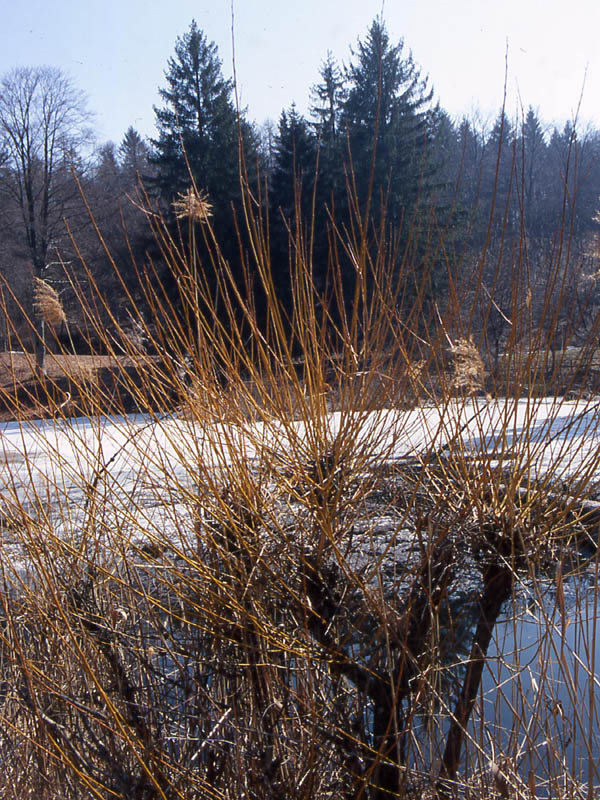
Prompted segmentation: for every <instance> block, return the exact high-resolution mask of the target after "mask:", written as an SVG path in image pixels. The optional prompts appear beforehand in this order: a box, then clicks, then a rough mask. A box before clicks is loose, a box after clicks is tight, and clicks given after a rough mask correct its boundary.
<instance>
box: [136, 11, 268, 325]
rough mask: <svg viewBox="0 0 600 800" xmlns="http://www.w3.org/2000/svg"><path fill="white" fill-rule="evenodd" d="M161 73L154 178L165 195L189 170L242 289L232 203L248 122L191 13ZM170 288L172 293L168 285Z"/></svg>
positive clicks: (249, 158) (183, 186)
mask: <svg viewBox="0 0 600 800" xmlns="http://www.w3.org/2000/svg"><path fill="white" fill-rule="evenodd" d="M165 77H166V81H167V88H165V89H161V90H160V96H161V98H162V100H163V101H164V106H163V107H162V108H155V109H154V110H155V114H156V123H157V128H158V137H157V138H156V139H155V140H153V145H154V153H153V155H152V157H151V163H153V164H154V166H155V168H156V178H155V183H156V184H157V186H158V188H159V190H160V193H161V194H162V196H163V198H164V199H165V200H167V201H168V202H169V203H172V202H173V200H174V199H175V198H176V197H177V195H178V194H179V193H184V192H186V191H187V190H188V189H189V187H190V184H191V183H192V178H193V182H194V183H195V187H196V189H197V190H198V191H200V192H206V193H207V194H208V199H209V202H210V203H211V207H212V218H211V225H212V227H213V229H214V231H215V235H216V239H217V241H218V242H219V245H220V248H221V253H222V254H223V256H224V257H225V258H226V259H227V260H228V261H229V263H230V265H231V269H232V273H233V275H234V277H235V279H236V281H237V283H238V286H239V288H240V290H241V291H244V287H245V285H246V283H245V275H244V269H245V265H244V264H243V263H242V259H241V258H240V242H239V234H238V229H237V228H236V226H235V220H234V211H233V210H232V207H233V209H235V208H236V207H237V208H238V209H239V206H240V204H241V187H240V160H239V146H238V144H239V141H240V136H241V141H242V142H243V144H244V150H245V163H246V164H247V165H248V166H249V168H252V166H253V164H254V163H255V157H254V153H255V141H254V133H253V130H252V128H251V127H250V125H248V123H246V122H245V121H244V120H243V119H240V118H239V117H238V113H237V111H236V109H235V107H234V104H233V102H232V99H231V95H232V83H231V81H229V80H226V79H225V78H224V77H223V74H222V71H221V61H220V59H219V57H218V54H217V47H216V45H215V44H214V43H213V42H209V41H208V40H207V38H206V36H205V35H204V33H203V32H202V31H201V30H200V29H199V28H198V26H197V24H196V22H195V21H192V23H191V25H190V28H189V30H188V31H187V33H185V34H184V35H183V36H181V37H179V38H178V39H177V42H176V44H175V55H174V56H173V57H171V58H170V59H169V61H168V66H167V70H166V72H165ZM190 173H191V176H190ZM241 244H242V246H243V244H244V243H243V242H242V243H241ZM196 246H197V252H198V254H199V260H200V262H201V264H202V268H203V269H204V271H205V273H206V276H205V277H206V279H207V281H208V282H209V283H213V284H214V283H215V281H216V276H215V275H214V273H213V272H212V271H211V267H210V264H211V263H212V259H211V257H210V256H209V255H208V254H207V252H205V250H204V242H202V241H198V240H197V241H196ZM172 290H173V293H174V294H176V293H177V289H176V287H175V285H173V287H172ZM209 313H210V310H209Z"/></svg>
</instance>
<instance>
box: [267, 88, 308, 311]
mask: <svg viewBox="0 0 600 800" xmlns="http://www.w3.org/2000/svg"><path fill="white" fill-rule="evenodd" d="M274 162H275V163H274V169H273V175H272V178H271V190H270V205H271V220H272V222H271V263H272V269H273V276H274V280H275V282H276V285H277V289H278V292H279V293H280V296H281V297H282V298H286V299H288V298H289V293H290V284H289V260H290V252H291V250H290V248H291V243H290V231H291V232H292V234H293V236H294V237H297V236H298V233H299V232H300V231H301V230H303V231H304V232H305V233H306V231H307V228H308V226H309V225H311V223H312V222H314V220H313V219H312V199H313V192H314V188H315V180H316V169H317V141H316V138H315V135H314V133H313V132H312V131H311V129H310V126H309V124H308V122H307V121H306V119H305V118H304V117H303V116H302V115H301V114H299V113H298V111H297V109H296V106H295V105H294V104H292V106H291V107H290V108H289V110H288V111H282V113H281V117H280V119H279V130H278V134H277V137H276V139H275V142H274ZM307 239H308V236H305V241H306V240H307ZM292 249H293V248H292Z"/></svg>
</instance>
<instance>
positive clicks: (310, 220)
mask: <svg viewBox="0 0 600 800" xmlns="http://www.w3.org/2000/svg"><path fill="white" fill-rule="evenodd" d="M0 92H1V94H0V269H1V272H2V275H3V283H4V287H3V294H4V305H5V307H6V312H7V316H8V318H10V320H12V323H13V325H16V328H17V331H18V332H19V333H20V335H21V336H22V337H24V338H26V336H27V331H28V327H27V325H26V324H25V322H24V317H25V315H27V314H30V313H31V309H32V305H33V302H34V297H33V285H34V284H33V281H34V278H36V277H37V278H42V279H44V280H46V281H48V282H50V283H52V284H53V285H54V286H55V287H56V288H57V290H58V291H59V294H61V299H62V300H63V302H64V304H65V306H66V308H67V312H68V315H69V317H70V319H71V320H72V325H71V328H72V332H73V331H75V340H76V344H77V346H78V347H80V348H82V349H83V348H86V347H89V346H93V338H94V335H93V331H90V330H89V327H86V318H85V309H84V308H82V307H81V305H80V304H78V303H76V302H75V299H74V294H73V292H72V290H71V289H70V288H69V281H70V280H75V281H76V282H77V283H78V285H79V286H80V288H81V287H82V291H84V292H87V293H88V297H89V304H91V305H93V304H96V306H97V307H99V308H100V310H101V311H103V313H104V315H105V317H106V319H107V324H120V325H124V326H127V325H128V324H130V325H131V326H132V335H133V334H135V333H136V331H135V330H133V329H134V328H135V324H134V322H133V320H130V319H129V320H128V312H127V308H128V307H129V306H130V302H129V300H128V299H127V298H128V296H130V295H132V296H133V298H134V299H135V300H136V301H137V302H138V304H139V305H140V307H141V309H142V311H143V312H144V313H145V314H146V316H147V317H148V324H151V323H152V320H151V316H152V312H151V310H150V309H149V308H148V307H146V308H145V307H144V306H145V298H144V295H143V292H142V291H141V289H140V276H143V275H144V274H151V275H152V276H155V277H156V278H157V279H158V280H160V281H161V282H162V283H163V285H164V288H165V291H166V292H167V294H168V296H169V297H171V298H173V299H174V300H175V306H176V296H177V286H176V285H175V283H174V280H173V278H172V276H171V275H170V274H169V269H168V267H167V266H166V263H165V261H164V258H163V255H164V254H163V253H161V250H160V248H159V247H158V246H157V244H156V242H155V240H154V239H153V237H152V236H151V234H150V231H149V226H148V214H147V212H146V211H144V209H147V208H149V207H152V208H153V209H154V210H155V211H160V212H161V213H162V214H164V215H165V217H166V219H167V221H168V222H169V225H170V227H171V231H172V232H173V234H174V235H175V237H178V236H179V234H183V236H182V239H183V246H185V244H186V236H187V233H186V232H187V229H186V225H185V221H184V220H182V218H181V217H182V215H181V213H179V215H178V213H177V208H178V206H177V203H179V208H180V209H181V202H182V198H183V197H185V196H187V195H186V193H188V192H189V190H190V186H192V185H193V187H194V191H197V192H198V193H199V195H200V196H201V197H202V198H204V199H205V200H206V201H207V202H208V203H209V204H210V208H211V224H212V225H213V227H214V230H215V234H216V238H217V241H218V242H219V245H220V247H221V250H222V253H223V255H224V257H225V258H226V259H227V260H228V262H229V264H230V265H231V267H232V271H233V273H234V277H235V279H236V280H237V281H238V283H239V286H240V287H241V288H242V290H243V291H247V289H248V286H249V285H250V286H251V285H252V284H253V281H254V280H255V277H254V270H253V262H252V256H251V252H250V249H249V248H248V247H247V242H246V240H245V235H244V233H243V231H244V230H245V225H244V223H243V221H242V220H243V213H244V211H243V194H244V193H247V197H251V198H252V202H253V203H254V205H253V209H252V213H254V211H255V208H257V207H258V206H260V207H261V209H262V210H261V218H262V223H263V225H264V227H265V230H266V229H267V228H268V231H269V242H268V253H269V259H270V264H271V269H272V271H273V274H274V276H275V285H276V287H277V290H278V291H279V292H280V294H281V297H282V299H283V300H284V301H285V299H286V296H287V293H288V292H289V285H290V284H289V275H290V269H291V268H292V267H293V262H294V258H295V248H297V247H298V246H300V244H302V246H303V247H305V248H307V252H309V254H310V260H311V263H312V266H313V273H314V278H315V282H316V284H317V286H318V287H319V288H325V287H326V286H327V284H328V281H330V276H331V272H332V269H333V270H334V271H336V274H337V276H338V280H339V288H341V290H342V292H343V295H344V302H345V303H346V305H347V304H351V303H352V297H353V280H354V279H355V265H354V263H353V254H354V253H355V252H358V251H359V249H360V248H361V247H366V248H372V249H373V252H375V251H377V252H382V251H385V252H386V253H387V254H388V258H391V259H392V260H395V261H396V262H397V264H398V274H400V272H402V276H403V277H402V280H403V281H404V282H405V283H406V284H407V285H403V286H402V287H399V288H400V291H401V293H402V295H403V297H405V298H407V297H408V298H410V297H411V296H412V295H414V294H415V293H417V292H424V293H425V294H426V296H427V299H428V302H430V304H431V307H432V308H435V309H436V313H437V314H439V313H440V309H441V310H442V311H443V309H444V308H445V307H446V306H447V304H448V303H449V302H451V301H452V297H454V301H453V302H454V303H455V304H456V303H458V302H459V300H458V299H457V298H458V297H459V295H460V298H461V301H460V302H462V301H463V300H464V298H465V297H470V298H471V302H470V304H468V306H469V308H470V309H471V310H470V312H469V313H470V314H471V315H473V314H475V316H477V314H479V315H480V317H481V319H480V320H479V323H478V322H477V319H475V322H473V320H471V321H470V325H471V328H473V329H475V330H476V329H477V325H478V324H479V326H480V328H481V329H482V330H483V329H484V328H485V331H486V336H487V337H488V340H489V343H490V344H491V348H492V350H493V352H495V354H496V356H497V355H498V354H499V352H500V351H501V349H502V346H503V341H504V339H505V336H506V334H507V329H508V327H509V326H510V317H511V309H514V305H515V297H514V287H515V276H516V277H517V285H518V286H520V287H521V289H520V291H522V293H523V298H522V299H523V302H525V303H527V304H528V308H529V309H530V311H531V318H532V319H534V318H535V317H536V314H537V318H539V319H541V318H542V316H543V314H542V311H541V309H542V307H544V308H545V309H546V312H547V306H548V302H551V301H552V292H550V293H548V283H549V282H552V281H553V282H554V283H555V284H556V286H557V287H559V289H560V292H559V289H558V288H557V293H560V295H561V301H560V302H561V303H562V300H563V299H564V295H565V293H570V294H571V295H572V296H573V298H574V299H575V301H576V303H577V299H578V293H580V294H581V298H580V303H579V306H578V307H579V313H578V314H577V315H576V320H575V321H574V318H573V315H572V313H571V315H570V316H569V319H566V320H564V321H563V322H562V323H561V324H559V325H557V326H554V328H553V334H552V335H554V336H555V335H556V331H557V330H559V331H562V332H563V334H564V338H565V340H566V338H569V339H570V340H573V341H576V340H577V336H578V335H579V333H581V332H582V331H584V330H585V329H589V327H590V326H591V325H592V324H594V319H595V313H596V308H597V301H596V294H597V281H596V276H595V273H596V271H597V270H596V266H595V258H596V255H595V252H596V247H595V237H596V230H597V221H596V220H595V217H596V215H597V213H598V206H599V201H598V198H599V195H600V132H599V131H598V130H596V129H595V128H588V129H586V130H580V129H578V128H577V127H576V126H575V125H574V124H567V125H566V126H565V127H564V128H562V129H558V128H556V127H550V126H547V125H546V124H545V123H544V122H543V120H542V119H541V118H540V116H539V115H538V113H537V112H536V111H535V110H534V109H533V108H531V107H530V108H529V109H528V110H527V111H524V112H523V113H522V114H521V115H520V117H519V118H517V119H513V118H511V117H510V116H509V115H508V114H507V113H506V112H505V110H504V109H502V110H500V112H499V114H498V116H497V118H496V120H494V121H493V122H492V123H491V124H486V123H485V122H481V121H477V120H472V119H467V118H464V119H459V120H453V119H452V118H451V117H450V116H449V115H448V114H447V113H446V112H445V111H444V110H443V109H442V108H441V107H440V106H439V105H438V104H436V103H435V101H434V94H433V89H432V86H431V84H430V83H429V80H428V78H427V77H426V76H425V75H424V74H423V72H422V71H421V69H420V68H419V67H418V65H417V64H415V62H414V61H413V59H412V56H411V54H410V52H409V51H408V50H407V49H406V47H405V45H404V43H403V42H402V41H400V42H398V43H394V42H392V41H391V39H390V37H389V34H388V32H387V30H386V27H385V24H384V23H383V22H382V21H381V20H380V19H376V20H375V21H374V22H373V23H372V24H371V26H370V28H369V30H368V31H367V32H366V34H365V35H364V36H363V37H362V38H360V39H359V40H358V42H357V44H356V46H355V47H354V48H353V49H351V51H350V56H349V59H348V62H347V63H346V64H339V63H338V62H336V61H335V59H334V58H333V57H332V55H331V54H327V55H326V57H325V59H324V61H323V64H322V66H321V70H320V76H319V81H318V82H317V84H316V85H315V86H313V87H312V89H311V95H310V96H311V106H310V112H309V113H308V115H307V116H303V115H302V114H301V113H299V111H298V110H297V108H296V107H295V105H292V106H291V107H290V108H288V109H286V110H284V111H282V112H281V115H280V117H279V121H278V124H277V125H275V124H273V123H270V122H267V123H265V124H263V125H262V126H257V125H255V124H253V123H251V122H250V120H249V118H248V115H247V112H246V111H244V110H242V111H241V112H238V110H237V109H236V106H235V102H234V94H233V86H232V83H231V81H228V80H226V79H225V78H224V76H223V73H222V69H221V62H220V60H219V57H218V52H217V48H216V46H215V45H214V44H213V43H211V42H209V41H208V40H207V38H206V36H205V35H204V33H203V32H202V31H201V30H200V29H199V28H198V26H197V25H196V23H195V22H192V24H191V25H190V28H189V30H188V31H187V32H186V33H185V34H183V35H182V36H181V37H180V38H179V39H178V40H177V42H176V45H175V51H174V54H173V56H172V57H171V58H170V59H169V62H168V64H167V68H166V71H165V86H164V87H163V88H162V89H161V90H160V98H161V103H160V105H159V106H158V107H157V108H155V113H156V129H157V130H156V136H155V138H153V139H150V140H147V141H146V140H143V139H142V137H141V136H140V135H139V133H137V132H136V131H135V130H134V129H133V128H129V130H128V131H127V132H126V133H125V135H124V137H123V140H122V141H121V143H119V144H118V145H114V144H112V143H108V144H106V145H104V146H102V147H100V148H99V149H96V150H95V151H94V152H93V155H92V156H86V155H85V154H86V153H89V151H90V146H89V142H90V138H91V137H93V131H91V130H90V126H89V117H88V114H87V110H86V106H85V101H84V99H83V98H82V97H81V95H80V94H79V93H78V92H77V91H76V90H75V88H74V87H73V85H72V84H71V83H70V82H69V80H68V79H67V78H66V77H65V76H64V75H63V74H62V73H61V72H60V71H59V70H56V69H52V68H41V69H16V70H13V71H12V72H11V73H9V74H8V75H6V76H5V77H4V79H3V80H2V83H1V86H0ZM240 143H241V144H240ZM254 201H256V202H254ZM174 203H175V204H176V205H175V207H174ZM343 241H344V242H346V243H349V246H346V247H342V246H341V243H342V242H343ZM196 246H197V247H198V248H199V258H200V263H201V264H202V269H203V270H204V277H205V278H206V280H208V281H214V282H215V284H216V282H217V276H216V275H215V274H211V270H214V269H218V265H215V264H214V262H213V261H212V260H211V258H210V256H209V255H208V253H207V252H204V251H203V247H202V236H199V237H198V239H197V242H196ZM407 265H409V267H410V268H409V269H406V267H407ZM400 266H403V269H402V270H400ZM115 267H116V268H117V269H118V272H119V273H120V274H121V276H122V277H121V278H119V277H118V276H117V270H115ZM407 276H408V277H407ZM471 276H472V278H471ZM475 276H477V277H475ZM471 279H472V281H473V283H472V285H470V283H469V281H470V280H471ZM423 281H426V283H427V286H426V287H425V288H423ZM95 286H97V287H99V288H101V289H102V291H103V292H104V293H105V295H106V296H107V297H109V298H110V303H109V305H108V306H107V307H106V308H104V309H102V307H101V305H100V303H101V301H100V300H99V299H98V298H97V297H95V289H94V287H95ZM255 288H256V287H255ZM475 295H477V297H475ZM257 297H258V302H259V304H260V292H258V294H257ZM478 298H479V299H478ZM549 298H550V300H549ZM478 303H479V304H480V306H481V308H479V306H478ZM557 303H558V299H557ZM536 308H537V311H536ZM557 308H558V305H557ZM259 311H260V309H259ZM558 313H559V312H558V311H557V314H558ZM546 316H547V313H546ZM111 320H112V321H111ZM533 324H535V321H534V323H533ZM9 328H10V326H9V325H7V326H6V330H7V333H6V335H5V337H4V344H5V346H13V345H12V344H11V342H9V338H10V337H8V329H9ZM138 328H139V325H138ZM138 333H139V331H138ZM24 344H25V342H24Z"/></svg>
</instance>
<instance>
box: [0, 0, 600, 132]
mask: <svg viewBox="0 0 600 800" xmlns="http://www.w3.org/2000/svg"><path fill="white" fill-rule="evenodd" d="M378 15H382V16H383V19H384V21H385V23H386V25H387V28H388V31H389V33H390V36H391V39H392V41H393V42H398V41H399V40H403V43H404V52H405V54H408V53H409V52H412V55H413V58H414V59H415V61H416V63H417V64H418V65H419V66H420V68H421V70H422V73H423V74H426V75H428V76H429V79H430V82H431V85H432V86H433V89H434V92H435V97H436V99H437V100H439V102H440V103H441V105H442V107H443V108H445V109H446V110H447V111H448V112H449V113H450V114H451V115H452V116H453V117H455V118H458V117H460V116H463V115H467V116H469V117H473V116H476V117H478V118H479V119H480V120H481V121H483V122H484V123H491V121H493V118H494V117H495V116H496V115H497V113H498V111H499V109H500V107H501V105H502V100H503V95H504V84H505V71H506V69H507V81H506V85H507V109H508V112H509V114H510V116H511V117H514V116H517V115H519V114H521V113H522V110H523V109H524V110H525V111H526V110H527V108H528V106H529V105H532V106H533V107H534V108H535V109H536V110H537V111H538V113H539V114H540V116H541V117H542V118H543V119H544V120H545V121H546V122H547V123H554V124H558V125H559V126H561V127H562V125H564V123H565V122H566V121H567V120H572V119H573V118H574V117H575V115H576V114H577V113H578V114H579V117H578V118H579V120H580V122H581V123H582V124H583V125H585V124H588V123H591V124H593V125H595V126H597V127H599V128H600V43H599V39H598V31H600V2H599V1H598V0H570V2H568V3H566V2H565V1H564V0H383V1H382V0H303V2H301V3H291V2H286V0H234V2H233V20H232V3H231V0H211V2H207V1H206V0H195V1H194V2H192V0H170V2H164V0H163V1H162V2H159V1H158V0H95V2H91V0H77V2H76V1H75V0H52V2H49V0H25V1H23V0H22V1H21V2H14V0H12V1H11V2H9V0H4V8H3V10H2V29H1V31H2V32H1V34H0V37H1V38H0V41H1V42H2V46H1V47H0V75H2V74H4V73H6V72H8V71H9V70H10V69H11V68H12V67H15V66H40V65H46V64H47V65H52V66H57V67H60V68H61V69H63V70H64V71H65V72H66V73H67V74H68V75H69V76H70V77H71V78H72V80H73V82H74V84H75V85H76V86H77V87H78V88H79V89H80V90H82V91H83V92H84V93H85V94H86V95H87V97H88V106H89V108H90V110H91V111H92V112H93V113H94V127H95V129H96V131H97V135H98V140H99V142H104V141H108V140H112V141H114V142H116V143H119V142H120V141H121V139H122V137H123V134H124V133H125V131H126V130H127V128H128V127H129V126H130V125H132V126H133V127H134V128H136V129H137V130H138V131H139V132H140V133H141V134H142V135H144V136H153V135H154V134H155V116H154V112H153V106H154V105H157V104H158V105H160V104H161V101H160V97H159V95H158V89H159V87H161V86H162V87H164V86H165V79H164V73H165V69H166V68H167V62H168V59H169V58H170V57H171V56H172V55H173V53H174V46H175V42H176V39H177V37H178V36H181V35H183V34H184V33H185V32H186V31H187V30H188V28H189V25H190V22H191V20H192V19H195V20H196V22H197V24H198V26H199V27H200V28H201V29H202V30H204V32H205V34H206V36H207V38H208V39H209V40H211V41H214V42H215V43H216V45H217V47H218V50H219V55H220V58H221V60H222V63H223V72H224V74H225V75H226V76H227V77H231V76H232V73H233V55H234V50H235V65H236V75H237V82H238V89H239V94H240V100H241V104H242V106H245V107H247V111H248V117H249V118H250V119H251V120H253V121H255V122H257V123H259V124H260V123H263V122H264V121H265V120H266V119H272V120H274V121H277V119H278V118H279V115H280V113H281V111H282V109H284V108H288V107H289V106H290V104H291V103H292V102H295V103H296V105H297V106H298V109H299V110H300V111H301V112H303V113H306V112H307V110H308V108H309V105H310V87H311V86H312V85H313V84H315V83H317V82H318V80H319V67H320V65H321V64H322V62H323V60H324V59H325V57H326V55H327V51H328V50H330V51H331V52H332V53H333V55H334V57H335V58H336V59H337V60H338V61H339V62H341V63H348V62H349V60H350V58H351V54H350V48H351V46H353V45H355V44H356V42H357V39H358V38H361V37H364V35H365V34H366V32H367V29H368V27H369V24H370V23H371V21H372V20H373V19H374V18H375V17H376V16H378ZM232 25H233V33H234V35H233V37H232ZM232 41H233V42H234V43H235V48H234V47H233V46H232Z"/></svg>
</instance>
